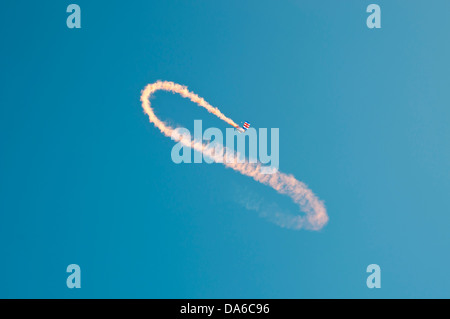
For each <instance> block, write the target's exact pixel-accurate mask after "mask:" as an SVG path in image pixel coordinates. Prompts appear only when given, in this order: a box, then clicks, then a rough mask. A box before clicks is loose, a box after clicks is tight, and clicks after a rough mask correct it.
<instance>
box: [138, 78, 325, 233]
mask: <svg viewBox="0 0 450 319" xmlns="http://www.w3.org/2000/svg"><path fill="white" fill-rule="evenodd" d="M159 90H163V91H169V92H172V93H177V94H180V95H181V96H182V97H184V98H187V99H189V100H191V101H192V102H194V103H196V104H197V105H198V106H201V107H203V108H205V109H206V110H207V111H208V112H210V113H212V114H214V115H215V116H217V117H218V118H220V119H221V120H223V121H225V122H226V123H228V124H230V125H232V126H234V127H237V126H238V125H237V124H236V123H235V122H234V121H233V120H232V119H230V118H228V117H226V116H225V115H224V114H223V113H222V112H220V110H219V109H218V108H216V107H213V106H212V105H210V104H209V103H208V102H206V101H205V100H204V99H203V98H201V97H199V96H198V95H197V94H195V93H193V92H190V91H189V90H188V89H187V87H186V86H183V85H180V84H177V83H174V82H168V81H157V82H155V83H152V84H148V85H147V86H146V87H145V89H144V90H143V91H142V94H141V102H142V108H143V109H144V112H145V113H146V114H147V115H148V117H149V120H150V122H152V123H153V124H154V125H155V126H156V127H157V128H158V129H159V130H160V131H161V132H162V133H163V134H164V135H165V136H167V137H172V134H173V133H174V131H175V129H174V128H173V127H171V126H170V125H168V124H166V123H164V122H163V121H161V120H160V119H159V118H158V117H157V116H156V115H155V113H154V111H153V108H152V107H151V104H150V97H151V96H152V94H153V93H155V92H156V91H159ZM179 140H180V142H181V143H182V144H183V145H185V146H187V147H191V148H192V149H194V150H196V151H198V152H202V153H203V154H205V155H206V156H209V157H210V158H212V159H213V160H214V161H215V162H217V163H222V164H224V165H225V166H226V167H229V168H232V169H233V170H235V171H237V172H239V173H241V174H243V175H246V176H250V177H252V178H253V179H254V180H256V181H258V182H260V183H262V184H265V185H268V186H270V187H272V188H273V189H275V190H276V191H277V192H278V193H280V194H285V195H287V196H289V197H290V198H291V199H292V200H293V201H294V202H295V203H296V204H298V205H299V207H300V210H301V211H302V212H304V213H305V215H302V216H300V215H290V214H277V216H276V217H277V220H276V221H275V222H276V223H277V224H278V225H279V226H282V227H286V228H291V229H301V228H306V229H312V230H319V229H321V228H322V227H323V226H324V225H325V224H326V223H327V222H328V215H327V212H326V209H325V206H324V204H323V202H322V201H321V200H319V199H318V198H317V197H316V196H315V195H314V193H313V192H312V191H311V190H310V189H309V188H308V187H307V186H306V185H305V184H304V183H302V182H300V181H298V180H296V179H295V178H294V176H292V175H287V174H284V173H281V172H278V171H277V172H275V173H273V174H263V173H261V165H260V164H253V163H249V162H246V163H237V162H234V163H228V162H226V161H224V160H223V155H220V154H216V153H213V152H212V150H211V149H209V148H208V147H207V145H205V144H203V143H202V142H201V141H196V140H193V141H190V142H187V141H186V140H185V139H179ZM222 147H223V146H222Z"/></svg>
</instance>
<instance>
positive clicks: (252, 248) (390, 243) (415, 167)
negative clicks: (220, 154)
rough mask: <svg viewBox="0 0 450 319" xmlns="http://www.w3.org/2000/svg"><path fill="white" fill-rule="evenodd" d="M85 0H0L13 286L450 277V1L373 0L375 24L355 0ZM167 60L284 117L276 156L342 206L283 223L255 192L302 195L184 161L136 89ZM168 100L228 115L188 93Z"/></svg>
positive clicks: (0, 209)
mask: <svg viewBox="0 0 450 319" xmlns="http://www.w3.org/2000/svg"><path fill="white" fill-rule="evenodd" d="M70 3H71V2H64V1H44V2H42V1H41V2H33V3H30V2H24V1H14V2H8V3H5V4H2V11H1V14H0V15H1V18H0V29H1V30H2V38H1V46H2V50H1V51H0V65H1V67H0V69H1V72H0V81H1V94H0V134H1V138H0V152H1V156H0V242H1V244H0V256H1V262H0V297H2V298H12V297H19V298H55V297H56V298H352V297H356V298H396V297H402V298H417V297H424V298H430V297H438V298H443V297H446V298H448V297H449V292H448V291H449V290H448V286H449V284H450V281H449V277H448V275H447V272H448V269H449V267H450V257H449V254H448V251H449V250H450V237H449V235H448V229H449V225H450V215H449V212H450V205H449V202H448V194H449V191H450V169H449V167H450V166H449V163H450V147H449V146H450V142H449V137H450V128H449V125H448V122H449V119H450V111H449V105H450V90H448V87H449V80H450V65H449V62H448V57H449V56H450V43H449V41H448V30H450V22H449V20H448V12H450V2H448V1H446V0H441V1H438V0H436V1H432V2H428V1H408V3H405V2H404V1H377V2H375V3H377V4H379V5H380V7H381V10H382V16H381V17H382V22H381V23H382V28H381V29H377V30H370V29H368V28H367V26H366V22H365V21H366V18H367V16H368V14H367V13H366V10H365V9H366V7H367V5H368V4H370V3H372V2H364V1H356V0H354V1H345V3H344V2H337V1H331V0H327V1H276V2H275V1H221V2H219V1H128V2H125V1H120V2H119V1H116V2H110V1H77V2H76V3H77V4H79V5H80V7H81V12H82V13H81V15H82V22H81V24H82V28H81V29H68V28H67V27H66V17H67V15H68V14H67V13H66V7H67V5H69V4H70ZM156 80H169V81H174V82H177V83H180V84H185V85H188V86H189V88H190V89H192V90H193V91H194V92H196V93H198V94H199V95H201V96H202V97H204V98H205V99H206V100H207V101H209V102H210V103H211V104H213V105H215V106H218V107H220V109H221V110H222V111H223V112H224V113H225V114H226V115H228V116H230V117H231V118H233V119H234V120H235V121H244V120H249V121H250V122H251V123H252V125H253V126H254V127H256V128H261V127H262V128H271V127H278V128H280V170H281V171H282V172H286V173H291V174H293V175H294V176H295V177H296V178H297V179H299V180H301V181H303V182H305V183H306V184H307V185H309V186H310V187H311V189H312V190H313V191H314V192H315V193H316V194H317V195H318V196H319V197H320V198H321V199H323V200H324V201H325V204H326V207H327V210H328V214H329V217H330V221H329V223H328V225H327V226H326V227H325V228H323V229H322V230H321V231H319V232H311V231H292V230H286V229H282V228H279V227H277V226H276V225H274V224H272V223H270V222H268V221H266V220H265V219H263V218H260V217H258V216H257V214H256V213H255V212H253V211H247V210H245V208H244V207H243V206H242V203H241V201H242V198H243V197H245V196H251V197H252V198H264V199H266V200H268V201H271V202H275V203H277V204H278V205H281V206H283V207H286V208H289V209H292V210H295V209H297V208H296V206H295V205H294V204H292V203H291V202H290V200H289V198H287V197H284V196H281V195H279V194H277V193H276V192H274V191H273V190H271V189H270V188H268V187H266V186H264V185H260V184H258V183H255V182H254V181H252V180H251V179H250V178H248V177H245V176H241V175H239V174H237V173H235V172H233V171H231V170H229V169H225V168H224V167H223V166H221V165H209V164H195V165H194V164H180V165H176V164H174V163H173V162H172V161H171V158H170V152H171V149H172V146H173V141H171V140H170V139H168V138H165V137H164V136H162V135H161V134H160V133H159V132H158V131H157V130H156V129H155V128H154V127H153V125H151V124H150V123H148V118H147V117H146V116H145V114H143V112H142V108H141V106H140V102H139V96H140V91H141V90H142V89H143V87H144V86H145V85H146V84H147V83H151V82H154V81H156ZM154 105H155V108H156V111H157V113H158V115H159V116H161V118H164V119H168V120H170V121H173V122H174V123H178V124H180V125H183V126H185V127H187V128H191V127H192V126H193V120H194V119H202V120H203V124H204V127H205V128H206V127H209V126H217V127H223V128H224V129H225V124H223V122H221V121H219V120H217V119H215V118H212V117H211V116H210V115H208V114H207V113H206V112H204V110H201V109H199V108H197V107H193V106H192V105H191V104H190V103H188V102H187V101H185V100H183V99H181V98H180V97H178V96H172V95H170V94H167V93H158V94H157V96H156V98H155V100H154ZM72 263H75V264H78V265H80V267H81V272H82V277H81V282H82V284H81V285H82V288H81V289H73V290H70V289H68V288H67V287H66V278H67V276H68V274H67V273H66V271H65V270H66V267H67V265H69V264H72ZM372 263H376V264H378V265H380V267H381V281H382V288H381V289H368V288H367V286H366V277H367V275H368V274H367V273H366V267H367V265H369V264H372Z"/></svg>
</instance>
